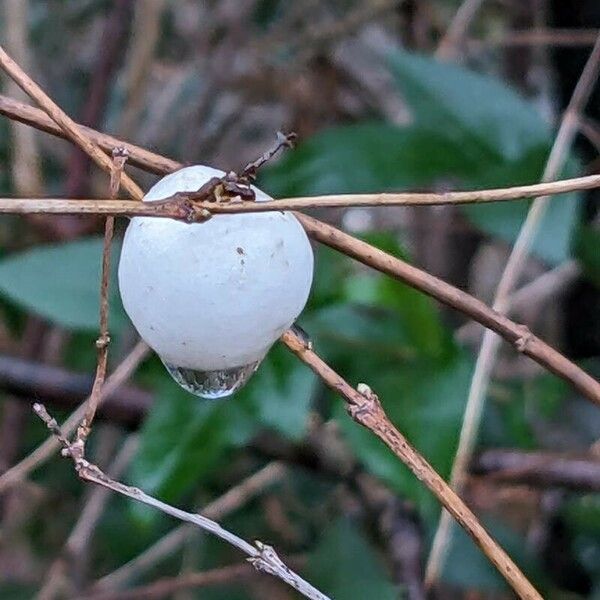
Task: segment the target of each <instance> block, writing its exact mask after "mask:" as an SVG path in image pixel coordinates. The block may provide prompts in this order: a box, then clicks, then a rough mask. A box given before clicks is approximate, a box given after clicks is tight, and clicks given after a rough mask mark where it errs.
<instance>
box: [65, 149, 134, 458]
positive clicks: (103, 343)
mask: <svg viewBox="0 0 600 600" xmlns="http://www.w3.org/2000/svg"><path fill="white" fill-rule="evenodd" d="M112 155H113V163H112V170H111V173H110V183H109V192H110V197H111V198H113V199H114V198H115V197H116V195H117V193H118V192H119V187H120V184H121V175H122V173H123V168H124V167H125V162H126V161H127V150H125V149H124V148H115V149H114V150H113V152H112ZM114 230H115V218H114V217H108V218H107V219H106V223H105V225H104V244H103V247H102V270H101V279H100V336H99V337H98V339H97V340H96V348H97V349H98V362H97V365H96V377H95V379H94V385H93V386H92V393H91V394H90V399H89V401H88V403H87V411H86V413H85V416H84V417H83V421H82V422H81V424H80V425H79V427H78V428H77V434H76V436H75V437H76V441H75V444H76V445H77V447H78V448H80V451H81V455H82V456H83V455H84V449H85V442H86V440H87V438H88V436H89V435H90V431H91V427H92V422H93V421H94V416H95V415H96V410H97V409H98V404H99V402H100V392H101V391H102V386H103V385H104V380H105V378H106V368H107V363H108V345H109V343H110V334H109V331H108V288H109V283H110V253H111V245H112V239H113V233H114Z"/></svg>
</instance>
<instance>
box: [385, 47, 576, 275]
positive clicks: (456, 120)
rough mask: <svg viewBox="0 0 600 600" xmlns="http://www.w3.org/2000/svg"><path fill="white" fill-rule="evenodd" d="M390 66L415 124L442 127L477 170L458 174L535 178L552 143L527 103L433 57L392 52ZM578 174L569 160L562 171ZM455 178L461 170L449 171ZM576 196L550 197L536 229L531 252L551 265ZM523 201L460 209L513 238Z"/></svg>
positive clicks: (559, 254)
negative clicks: (473, 161)
mask: <svg viewBox="0 0 600 600" xmlns="http://www.w3.org/2000/svg"><path fill="white" fill-rule="evenodd" d="M389 65H390V69H391V71H392V73H393V74H394V75H395V76H396V81H397V83H398V86H399V88H400V90H401V92H402V94H403V96H404V98H405V100H406V101H407V102H408V104H409V106H410V108H411V111H412V113H413V118H414V120H415V124H416V125H417V126H419V127H422V128H427V129H430V130H432V131H435V132H436V133H439V132H440V131H443V132H444V135H445V136H446V137H447V139H448V141H452V142H454V144H455V152H458V153H459V155H460V156H461V157H463V158H464V159H465V160H473V159H475V160H476V161H477V163H478V164H479V169H477V170H473V171H472V172H471V173H470V174H468V175H467V177H466V178H464V179H463V181H464V183H465V184H468V185H472V186H474V187H492V186H509V185H522V184H527V183H535V182H537V181H539V180H540V178H541V176H542V172H543V168H544V164H545V162H546V160H547V157H548V155H549V152H550V145H551V143H552V137H551V131H550V128H549V127H548V125H547V124H546V123H545V122H544V120H543V119H542V118H541V116H540V115H539V113H538V111H537V110H536V109H535V107H534V105H533V104H532V103H531V102H529V101H527V100H526V99H524V98H523V97H521V96H520V95H519V94H518V93H517V92H516V91H515V90H513V89H511V88H510V87H509V86H507V85H505V84H504V83H502V82H501V81H499V80H497V79H494V78H493V77H490V76H486V75H481V74H479V73H476V72H474V71H471V70H469V69H466V68H464V67H460V66H457V65H452V64H448V63H442V62H439V61H436V60H434V59H432V58H428V57H425V56H421V55H417V54H411V53H408V52H395V53H393V54H392V55H390V57H389ZM576 172H577V169H576V166H575V165H574V163H573V162H571V164H570V165H569V166H568V167H567V169H565V172H564V173H563V174H562V175H563V176H574V175H575V173H576ZM455 176H456V177H460V176H461V173H460V172H456V173H455ZM577 198H578V195H576V194H569V195H563V196H560V197H554V198H552V199H551V200H550V202H549V207H548V211H547V214H546V215H545V217H544V219H543V221H542V224H541V225H540V228H539V231H540V233H539V235H538V236H537V238H536V240H535V242H534V244H533V250H534V252H535V253H536V254H537V255H538V256H539V257H540V258H542V259H544V260H546V261H547V262H549V263H551V264H558V263H560V262H562V261H563V260H565V259H566V258H568V256H569V252H570V243H571V235H572V232H573V228H574V226H575V223H576V221H577V202H576V199H577ZM528 206H529V203H528V202H518V203H515V202H509V203H501V204H497V205H485V206H476V205H474V206H470V207H465V208H464V211H465V213H466V214H467V216H468V217H469V218H470V219H471V220H472V221H473V222H474V223H475V224H476V225H478V226H479V227H481V228H482V229H483V230H484V231H486V232H487V233H490V234H492V235H494V236H498V237H500V238H501V239H503V240H505V241H507V242H511V243H512V242H514V241H515V239H516V237H517V235H518V232H519V229H520V227H521V224H522V222H523V220H524V218H525V216H526V214H527V209H528Z"/></svg>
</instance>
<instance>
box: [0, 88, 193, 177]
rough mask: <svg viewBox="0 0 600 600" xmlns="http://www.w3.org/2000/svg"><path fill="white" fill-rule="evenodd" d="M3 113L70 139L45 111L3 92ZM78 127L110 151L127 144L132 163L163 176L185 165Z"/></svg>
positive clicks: (130, 162) (80, 126)
mask: <svg viewBox="0 0 600 600" xmlns="http://www.w3.org/2000/svg"><path fill="white" fill-rule="evenodd" d="M0 114H1V115H4V116H5V117H8V118H9V119H13V120H15V121H19V122H20V123H24V124H25V125H29V126H30V127H34V128H35V129H39V130H40V131H45V132H46V133H49V134H51V135H55V136H57V137H60V138H63V139H66V140H68V139H70V138H69V136H68V135H67V134H66V133H65V132H64V131H63V129H62V128H61V127H60V126H59V125H57V124H56V123H55V122H54V121H53V120H52V119H51V118H50V117H49V116H48V115H47V114H46V113H45V112H44V111H42V110H40V109H39V108H34V107H33V106H29V105H28V104H24V103H23V102H19V101H18V100H14V99H13V98H9V97H8V96H3V95H2V94H0ZM79 128H80V131H81V132H82V133H83V134H85V135H86V136H87V137H88V139H89V140H90V141H92V142H93V143H94V144H97V145H98V146H100V147H101V148H102V149H103V150H104V151H105V152H107V153H109V154H110V153H111V152H112V150H113V148H116V147H118V146H121V147H124V148H125V149H126V150H127V151H128V152H129V161H128V162H129V164H131V165H134V166H137V167H142V168H143V169H144V170H146V171H148V172H150V173H155V174H157V175H164V174H165V173H170V172H171V171H176V170H177V169H180V168H181V167H182V165H181V163H178V162H176V161H174V160H170V159H168V158H165V157H164V156H160V155H159V154H155V153H154V152H150V151H149V150H145V149H144V148H140V147H139V146H134V145H133V144H128V143H127V142H124V141H123V140H119V139H117V138H115V137H112V136H110V135H107V134H105V133H99V132H98V131H96V130H95V129H90V128H89V127H84V126H83V125H79Z"/></svg>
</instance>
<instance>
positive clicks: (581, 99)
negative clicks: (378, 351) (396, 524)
mask: <svg viewBox="0 0 600 600" xmlns="http://www.w3.org/2000/svg"><path fill="white" fill-rule="evenodd" d="M599 69H600V35H599V36H598V38H597V40H596V44H595V46H594V48H593V50H592V52H591V54H590V57H589V59H588V61H587V63H586V65H585V67H584V69H583V72H582V73H581V76H580V78H579V81H578V82H577V85H576V86H575V90H574V91H573V95H572V97H571V101H570V102H569V106H568V107H567V109H566V111H565V113H564V115H563V119H562V122H561V125H560V128H559V130H558V133H557V135H556V138H555V141H554V144H553V146H552V149H551V151H550V156H549V157H548V161H547V163H546V167H545V169H544V174H543V177H542V179H543V181H549V180H551V179H553V178H554V177H556V176H557V175H558V174H559V172H560V170H561V169H562V166H563V164H564V161H565V157H566V155H567V154H568V152H569V149H570V147H571V145H572V142H573V139H574V137H575V135H576V134H577V127H578V123H579V115H580V114H581V112H582V111H583V109H584V107H585V104H586V103H587V100H588V98H589V95H590V94H591V92H592V89H593V87H594V82H595V81H596V78H597V74H598V70H599ZM548 203H549V197H548V196H542V197H540V198H537V199H536V200H535V201H534V202H533V204H532V205H531V207H530V209H529V212H528V214H527V217H526V219H525V222H524V223H523V225H522V227H521V230H520V232H519V235H518V237H517V240H516V241H515V244H514V246H513V249H512V251H511V254H510V256H509V258H508V262H507V264H506V267H505V269H504V272H503V273H502V276H501V278H500V283H499V284H498V288H497V290H496V295H495V298H494V303H493V309H494V310H495V311H497V312H498V313H500V314H502V313H506V312H507V310H508V308H509V306H510V297H511V295H512V290H513V289H514V287H515V285H516V284H517V282H518V280H519V277H520V275H521V273H522V270H523V265H524V263H525V260H526V258H527V255H528V253H529V248H530V246H531V244H532V242H533V241H534V239H535V236H536V234H537V232H538V230H539V228H540V226H541V223H542V219H543V217H544V215H545V213H546V210H547V207H548ZM499 346H500V339H499V338H498V337H497V336H495V335H494V333H493V332H492V331H489V330H488V331H486V332H485V333H484V336H483V341H482V343H481V348H480V351H479V354H478V356H477V361H476V363H475V369H474V372H473V377H472V380H471V387H470V389H469V395H468V398H467V404H466V406H465V413H464V417H463V424H462V428H461V432H460V437H459V442H458V448H457V450H456V456H455V459H454V464H453V465H452V473H451V476H450V484H451V485H452V487H453V488H454V489H460V488H461V486H462V484H463V481H464V478H465V474H466V472H467V470H468V467H469V464H470V462H471V458H472V455H473V450H474V448H475V443H476V440H477V436H478V433H479V426H480V423H481V418H482V415H483V407H484V404H485V398H486V395H487V390H488V387H489V382H490V378H491V374H492V369H493V366H494V362H495V359H496V355H497V353H498V348H499ZM451 531H452V528H451V521H450V517H449V515H448V514H447V513H445V512H443V511H442V515H441V517H440V522H439V525H438V528H437V530H436V533H435V536H434V539H433V543H432V547H431V553H430V555H429V560H428V564H427V570H426V582H427V584H428V585H432V584H433V583H434V582H435V581H436V580H437V579H438V577H439V575H440V573H441V572H442V569H443V565H444V562H445V558H446V555H447V552H448V547H449V543H450V537H451V535H452V534H451Z"/></svg>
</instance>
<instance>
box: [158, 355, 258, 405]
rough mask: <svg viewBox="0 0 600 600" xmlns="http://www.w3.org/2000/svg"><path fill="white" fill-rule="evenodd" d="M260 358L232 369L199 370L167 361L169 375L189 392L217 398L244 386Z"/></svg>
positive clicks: (213, 398) (207, 397)
mask: <svg viewBox="0 0 600 600" xmlns="http://www.w3.org/2000/svg"><path fill="white" fill-rule="evenodd" d="M260 363H261V361H260V360H257V361H256V362H253V363H250V364H248V365H242V366H241V367H234V368H232V369H219V370H217V371H197V370H195V369H188V368H185V367H177V366H175V365H171V364H169V363H167V362H165V361H163V364H164V365H165V367H166V369H167V371H168V372H169V375H171V377H172V378H173V379H174V380H175V381H176V382H177V383H178V384H179V385H180V386H181V387H182V388H183V389H184V390H186V391H187V392H190V393H191V394H194V396H200V398H206V399H207V400H217V399H218V398H226V397H227V396H231V394H233V393H234V392H237V391H238V390H239V389H240V388H242V387H243V386H244V385H245V384H246V382H247V381H248V380H249V379H250V377H252V375H253V374H254V372H255V371H256V369H258V365H259V364H260Z"/></svg>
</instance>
